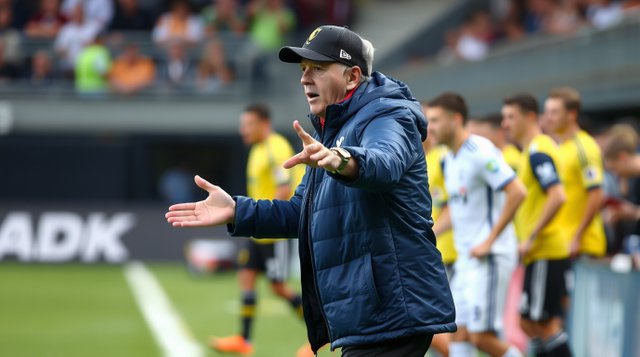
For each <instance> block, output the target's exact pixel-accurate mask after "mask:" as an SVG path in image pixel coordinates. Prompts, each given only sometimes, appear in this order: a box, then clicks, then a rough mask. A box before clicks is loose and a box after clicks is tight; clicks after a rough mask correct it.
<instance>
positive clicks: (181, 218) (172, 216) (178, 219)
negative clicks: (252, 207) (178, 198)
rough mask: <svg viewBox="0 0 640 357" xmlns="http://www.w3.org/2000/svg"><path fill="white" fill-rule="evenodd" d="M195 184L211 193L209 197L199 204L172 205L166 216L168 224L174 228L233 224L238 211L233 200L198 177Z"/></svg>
mask: <svg viewBox="0 0 640 357" xmlns="http://www.w3.org/2000/svg"><path fill="white" fill-rule="evenodd" d="M195 182H196V185H198V186H199V187H200V188H202V189H203V190H205V191H207V192H209V196H207V198H206V199H204V200H202V201H198V202H189V203H179V204H175V205H172V206H171V207H169V212H167V213H166V214H165V217H166V218H167V222H169V223H171V225H172V226H174V227H208V226H219V225H223V224H228V223H233V222H234V221H235V209H236V202H235V201H234V200H233V198H231V196H229V194H228V193H226V192H225V191H224V190H223V189H221V188H220V187H218V186H216V185H213V184H211V183H210V182H208V181H207V180H205V179H203V178H202V177H200V176H197V175H196V177H195Z"/></svg>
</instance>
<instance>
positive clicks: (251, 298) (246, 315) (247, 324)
mask: <svg viewBox="0 0 640 357" xmlns="http://www.w3.org/2000/svg"><path fill="white" fill-rule="evenodd" d="M255 312H256V293H255V292H253V291H245V292H244V293H242V307H241V309H240V317H241V319H242V337H244V339H245V340H247V341H249V340H250V339H251V324H252V323H253V316H254V315H255Z"/></svg>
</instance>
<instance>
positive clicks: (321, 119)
mask: <svg viewBox="0 0 640 357" xmlns="http://www.w3.org/2000/svg"><path fill="white" fill-rule="evenodd" d="M359 86H360V85H359V84H358V85H357V86H355V87H354V88H353V89H352V90H350V91H349V92H347V95H346V96H345V97H344V98H342V100H340V101H338V102H337V103H336V104H339V103H342V102H344V101H346V100H347V99H349V98H351V97H352V96H353V93H355V92H356V89H358V87H359ZM324 122H325V119H324V118H323V117H320V126H321V127H322V129H324Z"/></svg>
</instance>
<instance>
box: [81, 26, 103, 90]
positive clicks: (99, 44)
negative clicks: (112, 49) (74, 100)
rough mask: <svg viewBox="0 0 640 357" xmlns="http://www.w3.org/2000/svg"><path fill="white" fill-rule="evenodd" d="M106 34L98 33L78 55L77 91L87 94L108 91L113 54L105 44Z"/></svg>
mask: <svg viewBox="0 0 640 357" xmlns="http://www.w3.org/2000/svg"><path fill="white" fill-rule="evenodd" d="M104 38H105V34H104V33H100V34H98V35H97V36H96V37H95V39H94V40H93V42H92V43H91V44H90V45H89V46H87V47H85V48H84V49H83V50H82V51H81V52H80V54H79V55H78V60H77V62H76V66H75V84H76V91H77V92H78V93H79V94H82V95H87V96H100V95H103V94H105V93H106V92H107V87H108V86H107V84H108V82H107V74H108V73H109V70H110V68H111V54H109V50H108V49H107V47H105V46H104Z"/></svg>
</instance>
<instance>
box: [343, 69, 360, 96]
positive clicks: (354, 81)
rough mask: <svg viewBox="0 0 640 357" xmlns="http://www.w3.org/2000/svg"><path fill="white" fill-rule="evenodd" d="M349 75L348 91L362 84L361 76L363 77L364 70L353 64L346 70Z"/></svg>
mask: <svg viewBox="0 0 640 357" xmlns="http://www.w3.org/2000/svg"><path fill="white" fill-rule="evenodd" d="M346 72H347V73H346V76H347V91H350V90H352V89H353V88H355V87H357V86H358V84H360V78H362V70H361V69H360V67H358V66H353V67H351V68H350V69H349V70H347V71H346Z"/></svg>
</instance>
